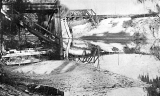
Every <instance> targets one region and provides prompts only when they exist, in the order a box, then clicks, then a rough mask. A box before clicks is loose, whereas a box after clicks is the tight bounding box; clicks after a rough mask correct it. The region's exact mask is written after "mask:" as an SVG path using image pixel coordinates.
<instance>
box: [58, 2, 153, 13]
mask: <svg viewBox="0 0 160 96" xmlns="http://www.w3.org/2000/svg"><path fill="white" fill-rule="evenodd" d="M61 3H62V4H64V5H66V6H67V7H68V8H69V9H93V10H94V11H95V12H96V13H97V14H103V15H106V14H142V13H147V12H148V11H147V9H149V8H151V9H155V7H153V4H151V2H149V3H148V2H147V3H146V4H145V6H144V5H143V4H138V3H137V1H136V0H61ZM146 5H147V6H146Z"/></svg>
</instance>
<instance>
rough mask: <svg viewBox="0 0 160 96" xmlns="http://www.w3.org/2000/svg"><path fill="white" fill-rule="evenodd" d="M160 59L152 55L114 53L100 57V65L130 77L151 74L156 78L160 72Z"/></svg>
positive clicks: (135, 77) (152, 77)
mask: <svg viewBox="0 0 160 96" xmlns="http://www.w3.org/2000/svg"><path fill="white" fill-rule="evenodd" d="M159 64H160V61H159V60H157V59H156V58H155V57H154V56H152V55H140V54H113V55H104V56H102V57H100V67H101V68H102V69H105V70H109V71H111V72H114V73H118V74H122V75H125V76H127V77H130V78H134V79H139V76H140V75H144V76H145V75H149V77H150V79H155V78H156V77H157V76H158V77H159V76H160V74H159V72H160V65H159Z"/></svg>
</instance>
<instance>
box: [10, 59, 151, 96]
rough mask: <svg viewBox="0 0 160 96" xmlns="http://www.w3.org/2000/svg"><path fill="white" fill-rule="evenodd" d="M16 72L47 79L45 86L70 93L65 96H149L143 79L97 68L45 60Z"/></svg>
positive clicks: (44, 82)
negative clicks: (117, 93) (144, 88)
mask: <svg viewBox="0 0 160 96" xmlns="http://www.w3.org/2000/svg"><path fill="white" fill-rule="evenodd" d="M13 72H18V73H21V74H23V73H25V75H27V76H31V78H32V79H41V80H44V81H42V82H41V83H42V84H44V85H47V86H52V87H55V88H58V89H60V90H63V91H65V93H66V94H68V95H65V96H77V95H78V96H83V95H84V96H129V95H128V93H130V92H131V90H133V89H134V91H135V93H136V96H142V95H143V96H147V95H146V92H145V91H144V90H142V89H143V87H146V86H148V85H146V84H145V83H143V82H141V81H140V80H134V79H132V78H128V77H126V76H123V75H119V74H115V73H112V72H110V71H107V70H101V71H98V70H97V68H95V67H93V66H90V65H84V64H81V63H76V62H70V61H44V62H41V63H36V64H34V65H27V66H23V67H20V68H16V69H14V70H13ZM35 75H37V77H35ZM126 88H127V90H126ZM139 89H140V90H139ZM115 92H121V94H122V95H115V94H114V93H115ZM123 94H125V95H123ZM131 96H134V95H133V94H132V95H131Z"/></svg>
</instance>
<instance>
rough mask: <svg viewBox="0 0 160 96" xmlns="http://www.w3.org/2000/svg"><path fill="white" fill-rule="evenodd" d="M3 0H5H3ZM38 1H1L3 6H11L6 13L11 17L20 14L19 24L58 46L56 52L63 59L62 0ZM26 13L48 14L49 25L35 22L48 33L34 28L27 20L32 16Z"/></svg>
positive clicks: (52, 44) (34, 24)
mask: <svg viewBox="0 0 160 96" xmlns="http://www.w3.org/2000/svg"><path fill="white" fill-rule="evenodd" d="M2 1H3V0H2ZM35 1H36V2H27V1H26V0H10V1H9V2H6V1H5V2H1V5H2V6H7V7H9V8H8V9H7V10H6V11H7V12H6V15H7V16H8V17H9V18H11V20H12V16H13V15H12V14H16V15H18V16H19V17H20V18H21V20H19V21H18V22H15V23H16V24H17V25H18V26H20V27H22V28H25V29H27V30H28V31H29V32H30V33H32V34H34V35H35V36H37V37H38V38H40V39H42V40H43V41H45V42H48V44H50V45H51V46H57V49H56V51H57V52H56V54H57V56H58V58H59V59H63V58H64V56H63V40H62V29H61V14H60V2H59V0H48V1H46V0H45V1H44V0H35ZM25 13H36V14H39V15H43V14H45V15H47V16H48V17H49V19H48V21H47V24H48V25H47V26H49V28H48V29H47V28H45V27H43V26H41V25H40V24H38V23H35V22H33V21H32V20H31V21H30V22H32V23H33V26H36V27H39V29H41V30H43V32H45V33H46V34H47V36H46V34H45V35H44V34H42V33H41V32H39V31H37V30H36V29H34V28H32V26H30V25H29V24H28V22H25V19H28V20H30V19H31V17H28V16H26V15H24V14H25ZM22 14H23V15H22Z"/></svg>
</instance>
